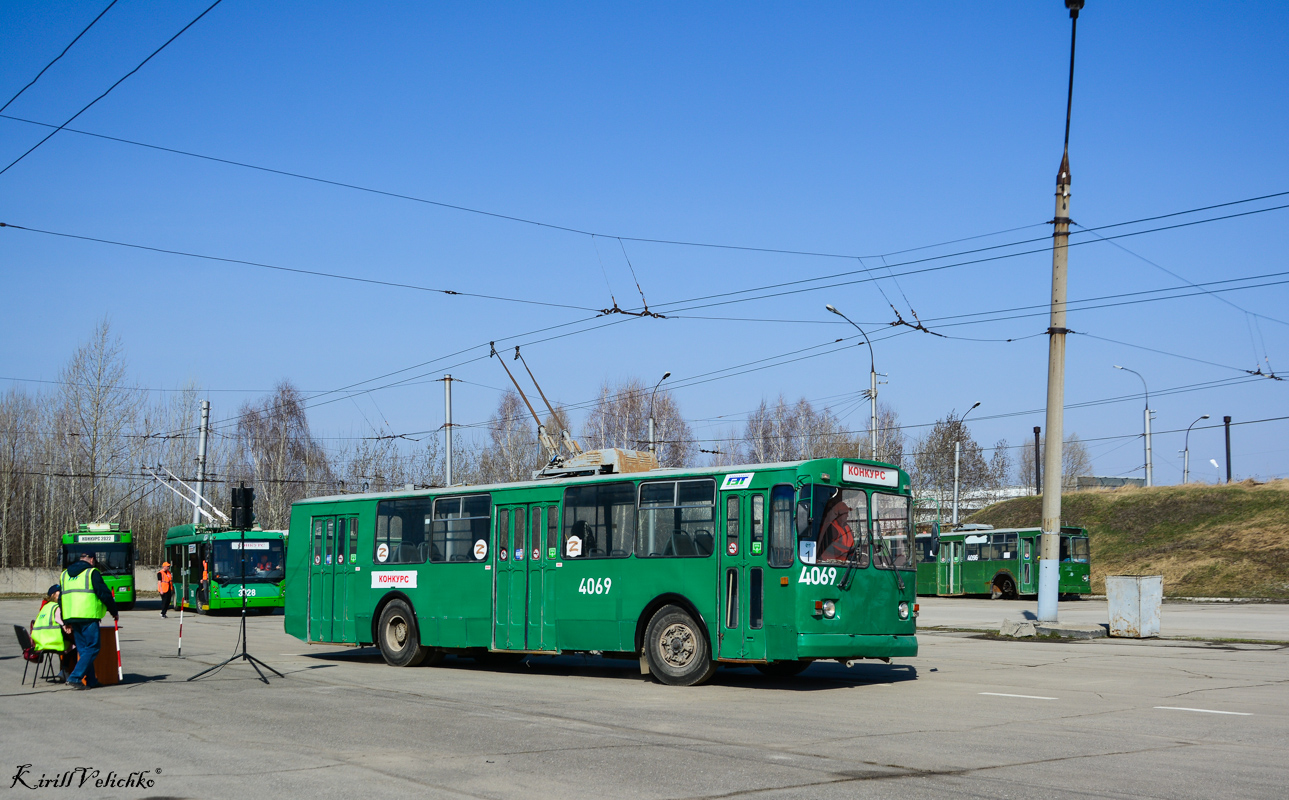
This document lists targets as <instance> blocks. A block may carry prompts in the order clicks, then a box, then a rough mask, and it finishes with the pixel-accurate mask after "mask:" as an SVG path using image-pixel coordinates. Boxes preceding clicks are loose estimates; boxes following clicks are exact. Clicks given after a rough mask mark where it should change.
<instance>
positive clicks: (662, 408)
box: [582, 378, 696, 467]
mask: <svg viewBox="0 0 1289 800" xmlns="http://www.w3.org/2000/svg"><path fill="white" fill-rule="evenodd" d="M651 399H652V402H653V418H654V440H655V441H656V442H657V451H656V452H657V456H658V463H659V464H660V465H661V466H664V467H683V466H686V465H688V464H691V463H693V458H694V455H695V449H696V448H695V446H694V437H693V433H692V432H691V431H690V428H689V423H687V422H685V418H684V417H683V416H681V413H680V407H679V406H678V405H677V404H676V401H675V399H674V398H673V397H672V395H671V392H669V391H667V390H666V389H662V390H659V391H658V392H657V394H654V393H653V390H652V387H648V386H645V385H644V383H643V382H642V381H641V380H640V379H639V378H630V379H628V380H626V381H623V382H621V383H618V384H616V385H611V384H610V383H609V382H608V381H605V382H604V383H603V384H601V386H600V395H599V397H598V398H596V401H595V405H594V407H592V409H591V413H590V414H589V415H588V416H587V420H586V424H585V425H584V426H583V428H582V439H583V440H584V441H583V442H582V446H583V447H585V448H586V449H588V450H595V449H602V448H607V447H621V448H624V449H627V450H645V449H647V448H648V446H649V411H650V400H651Z"/></svg>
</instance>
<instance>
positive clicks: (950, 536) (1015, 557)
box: [917, 525, 1092, 599]
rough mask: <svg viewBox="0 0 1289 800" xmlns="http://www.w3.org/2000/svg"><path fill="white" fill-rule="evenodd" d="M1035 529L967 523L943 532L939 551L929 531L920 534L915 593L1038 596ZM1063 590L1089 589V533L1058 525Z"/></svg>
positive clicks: (1074, 591) (1059, 588) (1060, 589)
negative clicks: (953, 529)
mask: <svg viewBox="0 0 1289 800" xmlns="http://www.w3.org/2000/svg"><path fill="white" fill-rule="evenodd" d="M1041 535H1042V531H1040V530H1039V529H1038V528H1006V529H1002V528H999V529H994V528H993V527H991V526H989V525H966V526H963V527H962V528H959V529H958V530H955V531H952V532H950V533H941V534H940V536H939V546H938V549H937V546H936V539H935V537H934V536H933V535H931V534H918V536H917V557H918V579H917V583H918V594H930V595H957V594H988V595H990V596H992V597H993V598H994V599H998V598H1000V597H1005V598H1009V599H1011V598H1016V597H1020V596H1021V595H1037V594H1038V556H1039V537H1040V536H1041ZM1060 560H1061V567H1060V575H1061V578H1060V581H1059V582H1058V584H1057V586H1058V590H1059V591H1060V593H1061V594H1088V593H1090V592H1091V591H1092V587H1091V584H1090V580H1091V564H1090V561H1091V559H1090V557H1089V548H1088V532H1087V530H1086V529H1084V528H1076V527H1063V528H1061V550H1060Z"/></svg>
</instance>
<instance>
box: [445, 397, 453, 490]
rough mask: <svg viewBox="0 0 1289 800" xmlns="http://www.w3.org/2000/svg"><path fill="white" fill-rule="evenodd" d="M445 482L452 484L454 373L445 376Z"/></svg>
mask: <svg viewBox="0 0 1289 800" xmlns="http://www.w3.org/2000/svg"><path fill="white" fill-rule="evenodd" d="M443 446H444V456H443V482H444V483H445V484H447V485H448V486H451V485H452V375H451V374H450V373H449V374H446V375H444V376H443Z"/></svg>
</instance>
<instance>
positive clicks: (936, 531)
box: [931, 521, 940, 554]
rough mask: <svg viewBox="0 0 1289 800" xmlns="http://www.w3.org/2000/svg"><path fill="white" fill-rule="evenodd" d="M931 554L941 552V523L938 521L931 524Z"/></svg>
mask: <svg viewBox="0 0 1289 800" xmlns="http://www.w3.org/2000/svg"><path fill="white" fill-rule="evenodd" d="M931 552H932V553H933V554H934V553H939V552H940V523H939V522H938V521H937V522H932V523H931Z"/></svg>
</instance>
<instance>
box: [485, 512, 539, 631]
mask: <svg viewBox="0 0 1289 800" xmlns="http://www.w3.org/2000/svg"><path fill="white" fill-rule="evenodd" d="M528 512H529V507H528V506H527V505H519V506H501V507H498V509H497V538H496V542H497V550H496V558H494V559H493V571H494V574H495V575H496V578H495V579H494V583H493V586H494V590H493V596H494V598H495V605H494V616H493V620H494V622H493V629H492V646H493V648H494V649H496V650H527V649H528V646H527V634H528V562H529V561H531V560H532V559H531V558H530V552H529V544H528V540H529V536H528V533H529V530H528V516H529V515H528Z"/></svg>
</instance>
